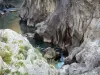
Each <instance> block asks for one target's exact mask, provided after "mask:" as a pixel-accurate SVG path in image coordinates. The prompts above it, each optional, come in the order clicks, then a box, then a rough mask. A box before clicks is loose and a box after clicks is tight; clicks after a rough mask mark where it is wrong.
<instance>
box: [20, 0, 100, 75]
mask: <svg viewBox="0 0 100 75" xmlns="http://www.w3.org/2000/svg"><path fill="white" fill-rule="evenodd" d="M99 6H100V1H99V0H25V1H24V3H23V5H22V9H21V13H20V17H21V20H22V22H21V26H24V27H25V28H26V29H25V28H24V29H23V31H24V33H27V32H32V33H38V34H39V35H40V36H41V37H43V39H44V41H48V42H52V43H53V44H56V45H59V46H60V47H61V48H62V49H65V50H67V51H68V52H69V56H68V57H67V58H66V60H65V62H66V65H67V67H66V68H65V70H66V71H67V72H66V73H65V75H67V73H68V75H78V74H82V73H85V72H87V74H86V75H89V73H88V72H91V73H92V74H93V72H95V73H98V71H99V66H100V65H99V57H100V55H99V52H100V48H99V41H100V32H99V31H100V30H99V27H100V23H99V22H100V8H99ZM74 57H75V58H76V61H77V62H78V63H76V62H74V63H70V64H67V63H68V62H69V61H73V58H74ZM95 67H97V69H96V70H95V69H94V68H95ZM99 74H100V73H98V74H97V75H99Z"/></svg>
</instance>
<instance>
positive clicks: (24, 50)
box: [0, 29, 58, 75]
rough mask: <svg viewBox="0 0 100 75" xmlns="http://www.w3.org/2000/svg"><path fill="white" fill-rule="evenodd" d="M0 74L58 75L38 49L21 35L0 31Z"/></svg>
mask: <svg viewBox="0 0 100 75" xmlns="http://www.w3.org/2000/svg"><path fill="white" fill-rule="evenodd" d="M0 73H2V75H58V72H57V70H56V69H55V67H54V66H51V65H49V64H48V63H47V61H46V60H45V59H44V58H43V57H42V54H41V53H40V52H39V51H38V49H36V48H34V47H32V45H31V44H30V42H29V41H28V40H27V39H26V37H23V36H22V35H21V34H18V33H16V32H15V31H12V30H10V29H4V30H0Z"/></svg>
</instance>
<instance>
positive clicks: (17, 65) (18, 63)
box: [15, 61, 24, 67]
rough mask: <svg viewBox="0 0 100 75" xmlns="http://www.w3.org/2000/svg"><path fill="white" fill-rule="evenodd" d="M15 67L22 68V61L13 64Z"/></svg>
mask: <svg viewBox="0 0 100 75" xmlns="http://www.w3.org/2000/svg"><path fill="white" fill-rule="evenodd" d="M15 66H16V67H23V66H24V63H23V62H22V61H19V62H17V63H16V64H15Z"/></svg>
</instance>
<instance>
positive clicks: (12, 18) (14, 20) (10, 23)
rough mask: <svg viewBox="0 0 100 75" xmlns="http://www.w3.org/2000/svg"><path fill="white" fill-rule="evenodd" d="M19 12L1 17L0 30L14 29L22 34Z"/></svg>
mask: <svg viewBox="0 0 100 75" xmlns="http://www.w3.org/2000/svg"><path fill="white" fill-rule="evenodd" d="M19 20H20V19H19V17H18V12H9V13H6V14H4V15H1V16H0V29H12V30H14V31H16V32H18V33H21V30H20V25H19Z"/></svg>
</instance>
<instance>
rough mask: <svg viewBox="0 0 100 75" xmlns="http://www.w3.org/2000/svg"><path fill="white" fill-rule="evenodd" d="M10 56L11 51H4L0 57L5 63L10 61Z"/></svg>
mask: <svg viewBox="0 0 100 75" xmlns="http://www.w3.org/2000/svg"><path fill="white" fill-rule="evenodd" d="M11 56H12V52H11V51H6V52H5V55H4V56H3V57H2V59H3V61H4V62H6V63H7V64H10V62H11Z"/></svg>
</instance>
